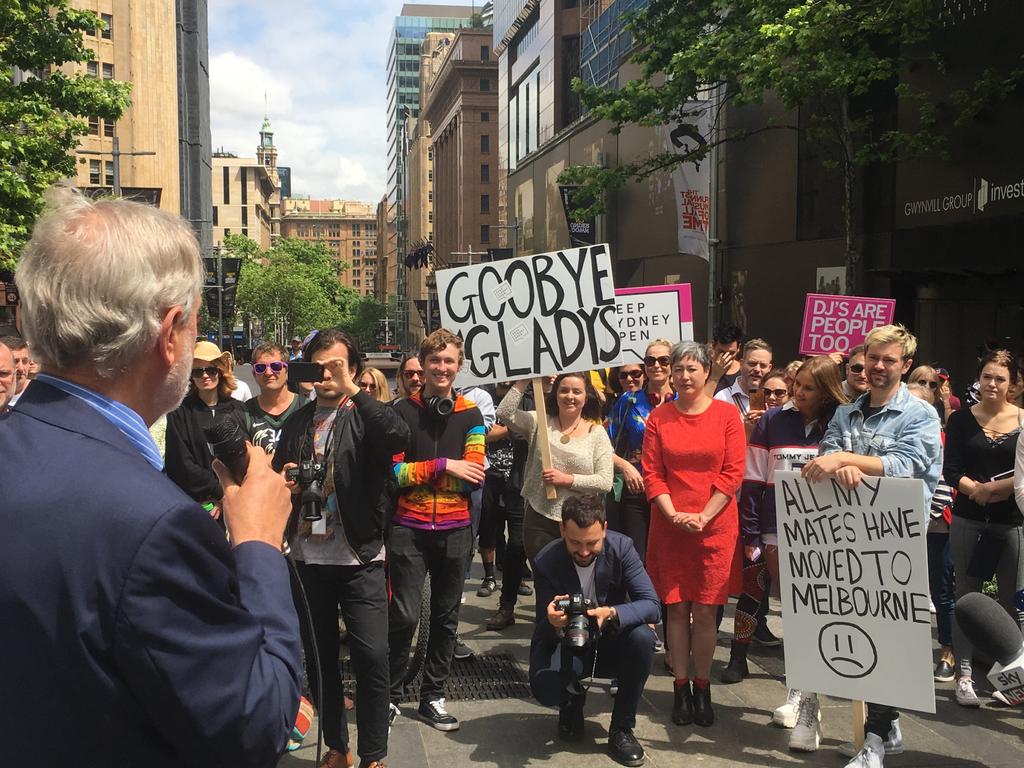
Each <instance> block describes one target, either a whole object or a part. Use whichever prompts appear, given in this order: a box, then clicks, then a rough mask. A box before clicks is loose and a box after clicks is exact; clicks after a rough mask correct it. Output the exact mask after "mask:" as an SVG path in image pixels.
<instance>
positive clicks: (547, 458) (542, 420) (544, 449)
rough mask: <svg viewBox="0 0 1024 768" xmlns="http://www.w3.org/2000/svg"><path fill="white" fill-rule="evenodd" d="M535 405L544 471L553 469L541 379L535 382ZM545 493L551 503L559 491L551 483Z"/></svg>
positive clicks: (545, 487) (538, 443)
mask: <svg viewBox="0 0 1024 768" xmlns="http://www.w3.org/2000/svg"><path fill="white" fill-rule="evenodd" d="M533 404H534V408H535V410H536V413H537V445H538V446H539V447H540V461H541V464H543V465H544V469H551V435H550V433H549V431H548V409H547V406H546V405H545V404H544V385H543V384H542V383H541V380H540V378H535V379H534V380H533ZM544 493H545V494H546V495H547V498H548V500H549V501H554V500H555V499H557V498H558V491H557V490H555V486H553V485H552V484H551V483H544Z"/></svg>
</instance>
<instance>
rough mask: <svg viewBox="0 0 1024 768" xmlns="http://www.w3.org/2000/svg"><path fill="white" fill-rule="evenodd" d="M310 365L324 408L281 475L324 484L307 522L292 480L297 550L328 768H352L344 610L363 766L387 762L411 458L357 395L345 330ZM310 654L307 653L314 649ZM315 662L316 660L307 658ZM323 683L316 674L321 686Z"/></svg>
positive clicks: (279, 455) (390, 423)
mask: <svg viewBox="0 0 1024 768" xmlns="http://www.w3.org/2000/svg"><path fill="white" fill-rule="evenodd" d="M303 357H304V359H306V360H309V361H311V362H314V363H319V364H320V365H322V366H323V368H324V373H323V381H321V382H319V383H315V384H314V385H313V386H314V388H315V389H316V395H317V397H316V401H315V402H312V403H309V404H308V405H306V406H303V408H302V409H300V410H299V411H297V412H296V413H294V414H293V415H292V416H291V417H289V418H288V420H287V421H286V422H285V424H284V427H283V428H282V432H281V439H280V441H279V443H278V446H277V451H276V452H275V454H274V468H275V469H277V470H281V469H290V468H294V467H296V466H298V465H300V464H302V462H308V461H311V460H312V461H313V462H315V464H316V465H319V466H320V467H322V469H320V470H319V471H317V472H315V474H316V477H317V480H318V481H319V482H320V483H321V486H322V493H321V501H322V510H321V511H320V515H321V516H320V518H319V519H315V520H314V519H305V518H304V517H303V512H302V509H301V507H302V505H301V503H300V499H301V491H302V488H301V485H302V483H299V482H293V483H291V486H292V493H293V494H294V495H293V497H292V499H293V513H292V524H291V525H290V526H289V532H290V535H291V539H290V541H291V547H292V552H293V554H294V557H295V560H296V562H297V564H298V571H299V577H300V579H301V580H302V586H303V588H304V589H305V591H306V597H307V598H308V600H309V607H310V612H311V613H312V617H313V631H314V634H315V637H316V643H317V652H318V654H317V655H318V663H319V668H320V672H321V675H322V677H323V690H322V691H318V690H316V687H315V682H314V690H313V696H314V698H315V699H316V700H317V701H318V703H319V705H320V707H321V712H320V718H321V722H322V723H323V732H324V741H325V742H326V744H327V746H328V747H329V749H330V751H329V752H328V753H327V756H326V757H325V758H324V762H323V763H321V765H326V766H327V767H328V768H344V766H345V765H346V764H348V765H351V762H347V760H348V759H349V758H348V752H349V749H348V726H347V723H346V719H345V707H344V701H343V694H342V687H341V675H340V674H339V672H338V650H339V648H338V646H339V642H340V637H339V632H338V606H339V605H340V606H341V612H342V615H343V616H344V619H345V626H346V628H347V629H348V633H349V648H350V649H351V652H352V661H353V668H354V670H355V675H356V685H357V687H358V690H359V707H358V708H357V709H356V721H357V726H358V732H359V756H360V766H363V767H364V768H368V767H369V766H377V765H380V764H381V761H382V760H383V759H384V757H385V755H386V754H387V743H388V707H389V699H388V691H389V678H388V654H387V648H388V646H387V642H388V617H387V611H388V605H387V583H386V579H385V574H384V536H385V531H386V529H387V526H388V525H389V523H390V517H391V513H392V509H393V507H392V505H393V502H394V493H395V490H394V475H393V473H392V467H391V457H392V456H393V455H394V454H396V453H399V452H401V451H403V450H404V449H405V446H406V442H407V441H408V438H409V429H408V427H407V426H406V425H405V423H404V422H403V421H402V420H401V419H400V418H399V417H398V415H397V414H396V413H395V412H394V411H393V410H392V409H391V408H389V407H387V405H385V404H383V403H381V402H379V401H378V400H377V399H376V398H374V397H372V396H371V395H368V394H367V393H365V392H363V391H362V390H360V389H359V387H358V386H357V385H356V384H355V381H357V380H358V379H359V374H360V372H361V368H362V361H361V358H360V355H359V350H358V349H357V348H356V345H355V343H354V342H353V341H352V340H351V339H350V338H349V337H348V336H347V335H346V334H345V333H343V332H342V331H338V330H334V329H330V330H325V331H320V332H319V333H318V334H317V335H316V336H314V337H313V338H312V339H311V340H310V341H309V342H308V343H307V344H306V348H305V350H304V353H303ZM307 654H308V646H307ZM307 658H308V655H307ZM315 679H316V676H315V675H310V680H311V681H315Z"/></svg>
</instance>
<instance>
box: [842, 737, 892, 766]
mask: <svg viewBox="0 0 1024 768" xmlns="http://www.w3.org/2000/svg"><path fill="white" fill-rule="evenodd" d="M884 760H885V745H884V744H883V743H882V739H881V737H880V736H879V735H878V734H877V733H868V734H865V735H864V747H863V748H862V749H861V751H860V752H858V753H857V754H856V755H854V757H853V759H852V760H851V761H850V762H848V763H847V764H846V768H882V763H883V761H884Z"/></svg>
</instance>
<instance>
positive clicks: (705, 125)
mask: <svg viewBox="0 0 1024 768" xmlns="http://www.w3.org/2000/svg"><path fill="white" fill-rule="evenodd" d="M686 113H687V119H686V120H681V121H680V122H678V123H675V124H670V125H666V126H663V127H662V128H661V129H660V131H661V134H662V149H663V150H664V151H665V152H672V153H674V154H677V155H680V156H686V155H688V154H690V153H691V152H694V151H695V150H702V151H706V149H707V146H708V139H709V137H710V136H711V113H712V110H711V102H710V101H707V100H700V101H690V102H687V104H686ZM672 187H673V193H674V197H675V201H674V204H675V209H676V231H677V234H678V239H679V252H680V253H687V254H691V255H693V256H699V257H700V258H702V259H705V260H707V259H708V226H709V223H710V217H711V158H710V157H708V156H707V155H706V154H705V155H704V156H703V157H701V158H700V159H691V160H685V161H682V162H680V163H678V164H677V165H676V166H675V168H674V169H673V171H672Z"/></svg>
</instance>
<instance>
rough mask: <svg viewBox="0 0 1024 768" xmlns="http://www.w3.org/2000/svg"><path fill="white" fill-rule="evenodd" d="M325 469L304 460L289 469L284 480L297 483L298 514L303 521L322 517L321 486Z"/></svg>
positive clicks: (322, 466) (316, 463)
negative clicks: (298, 495) (298, 491)
mask: <svg viewBox="0 0 1024 768" xmlns="http://www.w3.org/2000/svg"><path fill="white" fill-rule="evenodd" d="M325 469H326V467H325V466H324V465H323V464H320V463H318V462H315V461H312V460H306V461H304V462H302V463H301V464H299V466H297V467H293V468H292V469H289V470H288V472H287V473H286V474H285V478H286V479H288V480H293V481H295V482H296V483H298V485H299V488H300V490H301V495H300V497H299V503H300V514H301V515H302V519H303V520H319V519H320V518H322V517H323V492H324V489H323V484H324V475H325Z"/></svg>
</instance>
